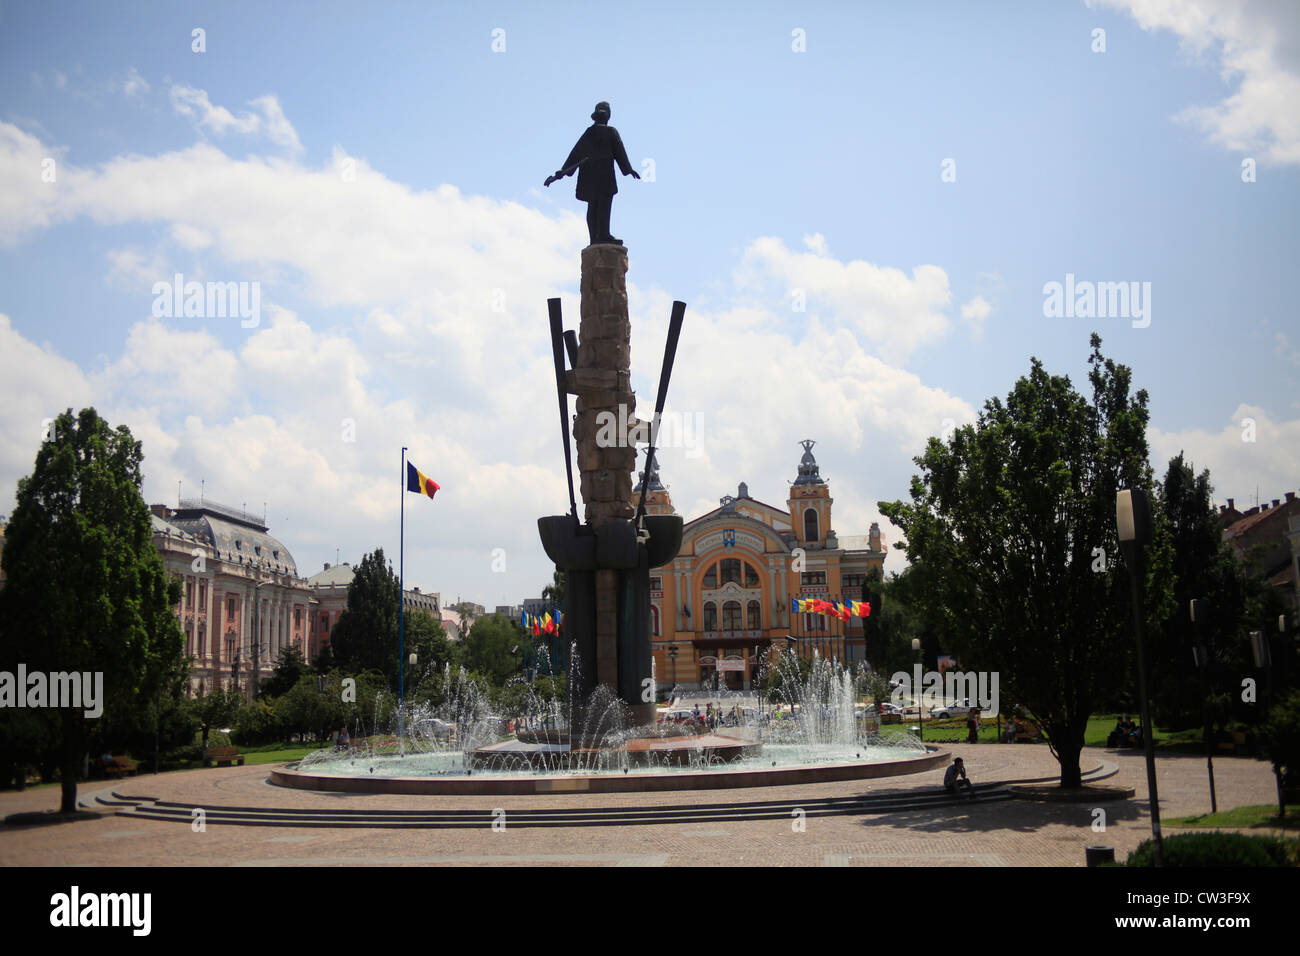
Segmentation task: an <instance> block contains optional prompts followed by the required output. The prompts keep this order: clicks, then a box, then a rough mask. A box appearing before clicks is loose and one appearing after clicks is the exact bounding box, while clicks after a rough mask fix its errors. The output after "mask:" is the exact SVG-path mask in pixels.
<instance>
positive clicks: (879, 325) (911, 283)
mask: <svg viewBox="0 0 1300 956" xmlns="http://www.w3.org/2000/svg"><path fill="white" fill-rule="evenodd" d="M804 245H805V247H806V248H807V250H808V251H806V252H796V251H794V250H791V249H789V248H788V247H787V246H786V245H785V243H784V242H782V241H781V240H780V239H778V238H774V237H770V236H765V237H762V238H760V239H757V240H755V241H754V242H753V243H751V244H750V246H749V247H748V248H747V249H746V250H745V254H744V258H743V259H742V261H741V263H740V266H739V268H738V269H737V271H736V282H737V285H738V287H739V288H740V289H741V290H745V291H749V292H751V293H752V294H753V295H754V296H756V297H757V298H756V301H757V302H761V303H762V305H763V307H765V308H768V309H773V310H781V311H784V312H785V313H786V314H787V315H788V321H795V320H797V319H799V318H800V316H801V314H803V313H805V312H806V313H807V315H809V316H814V317H821V318H823V319H826V320H830V321H833V322H835V323H837V324H841V325H843V326H844V327H846V328H848V329H849V330H851V331H852V332H853V333H854V334H855V335H857V336H859V337H860V338H861V340H862V341H863V342H864V343H865V344H866V345H867V346H869V347H871V348H873V349H876V350H878V351H879V353H880V355H881V356H882V357H883V358H885V359H886V360H888V361H893V362H903V361H905V360H906V359H907V357H908V355H910V354H911V353H912V351H914V350H915V349H917V348H919V347H920V346H923V345H928V344H932V343H934V342H937V341H939V340H940V339H942V338H943V337H944V336H945V335H946V334H947V333H948V331H949V327H950V324H951V323H950V322H949V320H948V317H947V315H945V314H944V311H943V310H944V309H946V308H947V307H948V304H949V303H950V302H951V300H952V292H951V291H950V290H949V288H948V274H947V273H946V272H944V270H943V269H941V268H939V267H938V266H935V265H918V266H915V267H913V269H912V272H911V275H910V276H908V274H907V273H905V272H903V270H901V269H898V268H895V267H892V266H880V265H875V264H873V263H870V262H866V261H864V260H861V259H854V260H850V261H848V262H844V261H841V260H839V259H836V258H834V257H832V256H831V254H830V251H829V249H828V248H827V244H826V240H825V239H824V238H823V237H822V236H821V235H814V236H805V237H804Z"/></svg>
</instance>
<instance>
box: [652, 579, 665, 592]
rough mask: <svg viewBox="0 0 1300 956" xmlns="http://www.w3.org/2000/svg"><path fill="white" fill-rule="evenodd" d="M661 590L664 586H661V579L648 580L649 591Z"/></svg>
mask: <svg viewBox="0 0 1300 956" xmlns="http://www.w3.org/2000/svg"><path fill="white" fill-rule="evenodd" d="M663 589H664V585H663V579H662V578H651V579H650V590H651V591H662V590H663Z"/></svg>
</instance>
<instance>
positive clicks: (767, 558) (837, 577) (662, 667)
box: [633, 441, 885, 690]
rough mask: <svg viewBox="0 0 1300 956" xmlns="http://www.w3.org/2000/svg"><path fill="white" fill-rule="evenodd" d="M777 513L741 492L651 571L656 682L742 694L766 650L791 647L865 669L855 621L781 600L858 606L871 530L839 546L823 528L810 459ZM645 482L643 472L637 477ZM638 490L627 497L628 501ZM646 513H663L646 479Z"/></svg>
mask: <svg viewBox="0 0 1300 956" xmlns="http://www.w3.org/2000/svg"><path fill="white" fill-rule="evenodd" d="M814 444H815V443H814V442H812V441H804V442H803V448H804V453H803V457H802V459H801V460H800V462H799V469H798V473H797V476H796V478H795V480H794V482H793V483H792V484H791V486H790V491H789V495H788V496H787V498H786V507H785V508H778V507H776V506H774V505H770V504H766V503H765V502H762V501H759V500H758V499H756V498H753V497H751V496H750V494H749V488H748V486H747V485H746V484H744V483H743V482H742V483H741V484H740V487H739V489H738V490H737V493H736V495H735V496H732V495H727V496H725V497H723V498H722V499H721V500H720V502H719V507H718V508H716V509H714V510H713V511H710V512H709V513H708V514H705V515H702V516H701V517H699V518H696V519H694V520H693V521H690V522H688V523H687V524H686V526H685V528H684V529H683V533H682V547H681V551H680V552H679V554H678V555H677V557H676V558H674V559H673V560H672V561H671V562H669V563H668V564H667V565H665V566H664V567H662V568H656V569H654V570H652V571H651V572H650V598H651V605H652V607H651V631H652V634H653V635H654V637H653V643H652V646H653V651H654V659H655V674H656V678H657V680H658V681H659V682H660V683H661V684H662V683H670V684H672V683H675V684H681V685H684V686H692V685H696V686H709V687H712V686H715V685H716V686H725V687H728V688H731V689H734V690H740V689H748V688H749V687H750V686H751V684H752V682H753V681H754V680H755V678H756V675H757V671H758V665H759V663H760V662H761V661H762V660H763V658H765V657H766V655H767V654H768V652H769V651H771V650H773V649H774V648H775V647H778V646H780V647H784V646H787V645H788V646H791V647H792V648H793V649H794V650H795V651H796V652H797V653H799V654H801V655H803V656H811V655H812V654H814V653H817V654H820V655H822V656H823V657H827V656H829V657H834V658H836V659H838V660H841V661H845V662H859V661H862V660H863V659H864V646H865V643H864V636H863V626H862V621H861V620H860V619H853V620H850V621H847V622H842V621H839V620H835V619H831V618H826V617H823V616H822V615H819V614H793V615H792V613H791V600H792V599H793V598H797V597H803V598H809V597H818V598H822V599H823V600H835V599H842V598H844V597H847V598H853V599H860V598H861V596H862V583H863V581H864V580H865V579H866V577H867V575H868V574H869V573H870V572H871V570H872V569H881V570H882V571H883V565H884V560H885V544H884V541H883V539H882V537H881V534H880V527H879V526H878V525H876V524H872V525H871V528H870V530H869V532H868V533H867V534H866V535H860V536H839V535H837V534H836V533H835V531H834V530H833V528H832V524H831V517H832V516H831V506H832V505H833V504H834V499H832V498H831V495H830V485H829V484H827V482H826V481H825V479H823V478H822V477H821V472H820V469H819V467H818V465H817V461H816V459H815V458H814V457H813V453H812V449H813V445H814ZM642 480H644V474H643V475H642ZM640 492H641V488H640V485H638V486H637V489H636V491H635V492H634V494H633V498H634V500H635V499H636V498H638V497H639V495H640ZM646 502H647V505H646V510H647V511H648V512H649V513H650V514H672V513H674V511H673V505H672V501H671V499H670V497H669V495H668V490H667V489H666V488H665V487H664V485H663V483H662V482H661V481H660V480H659V473H658V470H657V469H656V470H655V471H653V472H652V473H651V475H650V488H649V491H648V492H647V495H646Z"/></svg>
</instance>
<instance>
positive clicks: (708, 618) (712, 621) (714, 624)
mask: <svg viewBox="0 0 1300 956" xmlns="http://www.w3.org/2000/svg"><path fill="white" fill-rule="evenodd" d="M704 629H705V630H706V631H716V630H717V629H718V606H717V605H716V604H714V603H713V602H712V601H709V602H708V603H707V604H705V605H704Z"/></svg>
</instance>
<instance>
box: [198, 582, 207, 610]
mask: <svg viewBox="0 0 1300 956" xmlns="http://www.w3.org/2000/svg"><path fill="white" fill-rule="evenodd" d="M207 606H208V582H207V581H200V582H199V607H201V608H204V607H207Z"/></svg>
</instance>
